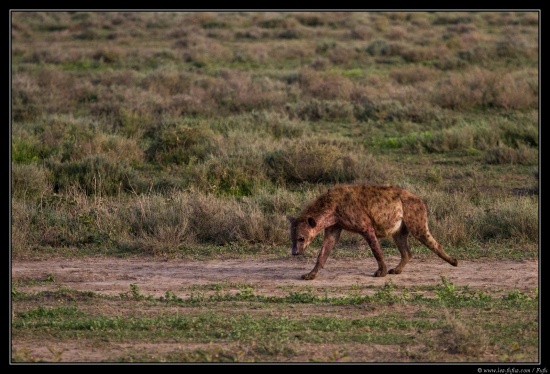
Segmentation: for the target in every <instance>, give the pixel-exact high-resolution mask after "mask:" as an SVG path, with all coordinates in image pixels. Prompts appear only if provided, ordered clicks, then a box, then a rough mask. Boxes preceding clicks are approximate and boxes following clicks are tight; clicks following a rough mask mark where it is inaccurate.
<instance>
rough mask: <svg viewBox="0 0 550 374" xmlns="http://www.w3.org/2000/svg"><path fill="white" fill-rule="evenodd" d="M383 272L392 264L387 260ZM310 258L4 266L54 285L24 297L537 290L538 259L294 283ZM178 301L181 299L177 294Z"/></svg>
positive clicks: (17, 276) (329, 268) (431, 264)
mask: <svg viewBox="0 0 550 374" xmlns="http://www.w3.org/2000/svg"><path fill="white" fill-rule="evenodd" d="M387 260H388V261H387V262H388V265H389V267H391V266H392V265H395V264H397V263H398V262H399V259H398V257H389V258H388V259H387ZM314 261H315V259H314V258H305V259H304V258H300V259H296V258H289V259H272V258H261V259H257V258H255V259H229V260H209V261H190V260H170V261H163V260H152V259H143V258H131V259H119V258H96V257H90V258H85V259H46V260H32V261H31V260H21V261H14V262H13V263H12V280H13V281H23V280H44V279H46V278H47V277H48V276H50V277H52V276H53V278H54V279H55V282H52V284H40V285H34V286H31V287H29V288H27V287H25V291H26V292H33V291H40V290H48V289H55V288H57V287H59V286H62V287H68V288H71V289H74V290H78V291H93V292H97V293H101V294H107V295H118V294H119V293H121V292H127V291H128V290H129V285H130V284H136V285H138V286H139V288H140V289H141V291H142V293H143V294H146V295H152V296H162V295H164V294H165V293H166V291H170V292H176V291H178V290H180V291H184V290H185V289H187V288H188V287H189V286H191V285H205V284H210V283H222V282H225V283H231V284H250V285H251V286H252V287H253V288H254V291H255V293H258V294H267V295H279V294H281V293H285V294H286V293H288V292H287V291H285V289H286V290H288V288H289V287H293V286H306V285H309V286H313V287H341V288H344V289H346V288H349V287H350V286H352V285H355V284H360V285H363V286H364V285H372V286H373V287H374V289H376V287H377V286H380V287H381V286H383V285H384V284H385V283H386V282H388V281H389V280H390V279H391V281H392V282H393V283H394V284H395V285H397V286H402V287H414V286H424V285H426V286H433V285H435V284H438V283H440V282H441V277H446V278H447V279H448V280H449V281H450V282H452V283H453V284H455V285H456V286H459V287H460V286H468V287H470V288H471V289H479V290H484V291H493V292H494V291H506V290H515V289H518V290H520V291H532V290H534V289H535V288H536V287H538V285H539V284H538V280H539V276H538V270H539V266H538V260H536V259H535V260H522V261H512V260H469V261H461V262H460V263H459V265H458V267H452V266H449V264H447V263H445V262H443V261H441V260H439V259H438V258H434V259H413V260H412V261H411V262H410V263H409V264H408V265H407V267H406V268H405V269H404V271H403V273H402V274H399V275H392V274H388V275H387V276H386V277H383V278H375V277H373V273H374V271H375V270H376V269H377V265H376V262H375V260H374V259H368V260H350V259H330V258H329V260H328V261H327V264H326V265H325V268H324V269H322V270H321V271H320V272H319V275H318V277H317V278H316V279H314V280H311V281H304V280H302V279H300V276H301V275H302V274H304V273H307V272H309V271H310V270H311V268H312V267H313V265H314ZM181 296H182V297H183V296H185V295H184V294H182V295H181Z"/></svg>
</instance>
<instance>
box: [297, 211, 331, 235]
mask: <svg viewBox="0 0 550 374" xmlns="http://www.w3.org/2000/svg"><path fill="white" fill-rule="evenodd" d="M301 216H302V217H304V218H305V219H307V218H309V217H311V218H313V219H314V220H315V223H316V225H315V227H314V228H313V230H315V234H318V233H319V232H321V231H323V230H324V229H326V228H327V227H330V226H333V225H335V224H336V223H337V219H336V215H335V214H334V212H333V211H325V212H320V213H311V212H304V213H302V214H301Z"/></svg>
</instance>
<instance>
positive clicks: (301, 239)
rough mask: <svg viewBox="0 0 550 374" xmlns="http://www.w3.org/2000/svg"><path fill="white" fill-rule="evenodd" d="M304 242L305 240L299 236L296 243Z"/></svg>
mask: <svg viewBox="0 0 550 374" xmlns="http://www.w3.org/2000/svg"><path fill="white" fill-rule="evenodd" d="M304 240H306V239H305V238H304V237H303V236H300V237H299V238H298V241H299V242H303V241H304Z"/></svg>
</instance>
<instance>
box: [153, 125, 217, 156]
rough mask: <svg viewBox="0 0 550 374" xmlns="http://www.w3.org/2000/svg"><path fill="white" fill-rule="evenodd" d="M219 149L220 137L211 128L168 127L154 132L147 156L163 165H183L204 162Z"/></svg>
mask: <svg viewBox="0 0 550 374" xmlns="http://www.w3.org/2000/svg"><path fill="white" fill-rule="evenodd" d="M219 147H220V137H219V136H217V135H216V134H215V133H214V132H213V131H212V130H210V129H209V128H206V127H190V126H186V125H180V124H176V125H166V126H162V127H161V128H159V129H158V130H156V131H155V132H154V134H153V139H152V142H151V145H150V146H149V148H148V149H147V151H146V156H147V159H148V160H149V161H153V162H158V163H159V164H161V165H168V164H176V165H181V164H187V163H188V162H189V161H190V160H191V159H196V160H204V159H206V158H207V157H208V156H209V155H211V154H215V153H217V151H219Z"/></svg>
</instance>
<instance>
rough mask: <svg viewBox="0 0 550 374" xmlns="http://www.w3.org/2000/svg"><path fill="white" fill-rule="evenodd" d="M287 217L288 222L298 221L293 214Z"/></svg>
mask: <svg viewBox="0 0 550 374" xmlns="http://www.w3.org/2000/svg"><path fill="white" fill-rule="evenodd" d="M286 219H288V222H290V223H291V224H292V223H294V221H296V218H294V217H291V216H286Z"/></svg>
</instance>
